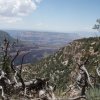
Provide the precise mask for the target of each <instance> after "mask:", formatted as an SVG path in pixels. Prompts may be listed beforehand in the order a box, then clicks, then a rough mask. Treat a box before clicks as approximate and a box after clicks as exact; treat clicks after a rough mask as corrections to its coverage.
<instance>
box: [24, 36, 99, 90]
mask: <svg viewBox="0 0 100 100" xmlns="http://www.w3.org/2000/svg"><path fill="white" fill-rule="evenodd" d="M87 57H89V60H88V62H87V64H86V68H87V69H88V71H89V73H90V74H91V75H93V76H96V75H97V74H96V73H95V72H96V71H95V69H96V68H95V67H96V66H97V61H98V62H99V63H100V38H98V37H95V38H88V39H86V38H84V39H79V40H75V41H73V42H71V43H69V44H68V45H67V46H65V47H63V48H61V49H59V50H58V52H56V53H55V54H54V55H51V56H49V57H47V58H45V59H42V60H41V61H40V62H38V63H36V64H34V65H24V67H23V70H24V72H23V75H24V78H25V79H30V78H33V77H48V78H49V79H50V82H51V83H55V84H56V85H57V90H60V91H65V90H66V89H67V85H68V84H70V83H73V79H74V78H75V76H76V73H75V70H76V69H77V64H76V63H77V62H78V60H79V59H81V61H85V60H86V58H87Z"/></svg>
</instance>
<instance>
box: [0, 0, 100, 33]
mask: <svg viewBox="0 0 100 100" xmlns="http://www.w3.org/2000/svg"><path fill="white" fill-rule="evenodd" d="M98 18H100V0H0V29H18V30H37V31H56V32H76V31H88V32H90V31H94V30H93V29H92V27H93V26H94V24H95V23H96V20H97V19H98Z"/></svg>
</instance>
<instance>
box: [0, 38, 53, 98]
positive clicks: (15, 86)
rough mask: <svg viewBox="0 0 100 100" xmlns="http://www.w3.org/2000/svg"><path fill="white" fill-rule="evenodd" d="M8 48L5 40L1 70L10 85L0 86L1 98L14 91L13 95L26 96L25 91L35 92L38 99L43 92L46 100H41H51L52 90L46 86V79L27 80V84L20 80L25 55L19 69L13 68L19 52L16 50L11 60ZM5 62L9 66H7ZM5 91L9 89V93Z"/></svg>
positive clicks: (8, 45) (7, 42)
mask: <svg viewBox="0 0 100 100" xmlns="http://www.w3.org/2000/svg"><path fill="white" fill-rule="evenodd" d="M9 48H10V44H9V41H8V40H7V39H5V40H4V47H2V49H3V53H4V56H3V64H2V70H3V72H4V73H6V74H7V78H6V80H9V82H10V83H9V82H7V83H5V85H7V86H6V87H3V84H1V85H0V88H1V90H2V97H4V94H5V93H6V94H9V93H11V94H12V95H13V94H14V91H15V93H20V92H21V91H23V92H24V94H26V93H27V91H28V92H31V91H36V93H37V94H38V97H39V96H40V95H41V91H45V92H44V93H45V95H46V99H44V98H42V100H49V98H50V97H51V98H52V100H53V98H54V93H53V90H52V89H51V86H50V85H49V84H48V79H42V78H36V79H32V80H29V81H27V82H24V79H23V78H22V67H23V66H22V65H23V61H24V57H25V56H26V54H24V55H23V57H22V60H21V66H20V68H17V67H16V66H15V60H16V58H17V57H18V56H19V54H20V50H18V51H17V52H16V55H15V56H14V57H13V58H11V56H10V54H9ZM27 54H28V53H27ZM7 62H8V63H9V64H7ZM5 66H6V67H5ZM8 69H9V70H8ZM1 76H2V75H1ZM1 79H2V77H1ZM1 79H0V80H1ZM0 82H1V83H2V82H3V80H1V81H0ZM6 89H9V93H8V92H5V91H6ZM42 93H43V92H42Z"/></svg>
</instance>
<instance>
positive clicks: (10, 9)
mask: <svg viewBox="0 0 100 100" xmlns="http://www.w3.org/2000/svg"><path fill="white" fill-rule="evenodd" d="M40 2H41V0H0V18H1V19H6V20H10V19H14V18H15V20H16V21H17V20H21V18H22V17H23V16H27V15H29V14H30V13H32V12H33V11H35V10H36V9H37V5H38V4H39V3H40ZM16 21H15V22H16ZM8 22H9V21H8Z"/></svg>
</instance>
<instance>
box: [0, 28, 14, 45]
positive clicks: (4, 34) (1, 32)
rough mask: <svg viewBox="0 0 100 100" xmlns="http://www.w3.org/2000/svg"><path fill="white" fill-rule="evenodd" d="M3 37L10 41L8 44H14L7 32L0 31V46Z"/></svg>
mask: <svg viewBox="0 0 100 100" xmlns="http://www.w3.org/2000/svg"><path fill="white" fill-rule="evenodd" d="M5 37H6V38H7V39H8V40H9V41H10V42H14V41H15V39H14V38H12V37H11V36H10V35H9V34H8V33H7V32H5V31H2V30H0V45H1V44H2V42H3V41H4V39H5Z"/></svg>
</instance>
